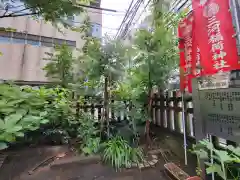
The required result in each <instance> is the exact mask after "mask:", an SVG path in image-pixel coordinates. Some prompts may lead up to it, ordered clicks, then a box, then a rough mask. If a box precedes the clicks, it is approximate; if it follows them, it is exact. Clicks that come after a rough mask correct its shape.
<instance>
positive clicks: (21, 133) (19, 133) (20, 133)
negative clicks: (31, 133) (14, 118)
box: [15, 132, 24, 137]
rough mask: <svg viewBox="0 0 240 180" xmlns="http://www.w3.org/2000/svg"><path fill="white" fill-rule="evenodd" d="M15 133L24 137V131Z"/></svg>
mask: <svg viewBox="0 0 240 180" xmlns="http://www.w3.org/2000/svg"><path fill="white" fill-rule="evenodd" d="M15 135H16V136H17V137H24V133H23V132H17V133H15Z"/></svg>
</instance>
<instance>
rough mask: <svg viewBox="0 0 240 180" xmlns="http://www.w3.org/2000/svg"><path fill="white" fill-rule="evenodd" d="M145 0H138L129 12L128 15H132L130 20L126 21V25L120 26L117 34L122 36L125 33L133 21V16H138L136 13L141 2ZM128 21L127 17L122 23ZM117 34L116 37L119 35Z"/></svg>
mask: <svg viewBox="0 0 240 180" xmlns="http://www.w3.org/2000/svg"><path fill="white" fill-rule="evenodd" d="M143 1H144V0H138V1H137V2H136V3H135V4H134V6H133V7H132V8H131V10H130V12H129V14H128V16H130V15H131V16H130V18H129V20H128V22H127V23H126V25H125V26H124V27H123V28H121V27H120V28H119V31H118V34H117V36H120V37H122V35H123V33H125V32H126V29H128V28H129V26H130V25H131V23H132V20H133V18H134V17H135V16H136V13H137V11H138V9H139V7H140V5H141V3H142V2H143ZM126 21H127V18H126V19H125V20H124V22H123V23H122V25H123V24H124V23H125V22H126ZM117 36H116V37H117Z"/></svg>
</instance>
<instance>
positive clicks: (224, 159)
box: [193, 140, 240, 180]
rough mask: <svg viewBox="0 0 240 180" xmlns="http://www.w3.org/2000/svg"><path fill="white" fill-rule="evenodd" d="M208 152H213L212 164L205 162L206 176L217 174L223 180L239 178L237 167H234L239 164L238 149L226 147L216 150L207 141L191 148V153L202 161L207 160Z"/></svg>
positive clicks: (236, 179)
mask: <svg viewBox="0 0 240 180" xmlns="http://www.w3.org/2000/svg"><path fill="white" fill-rule="evenodd" d="M209 151H212V152H213V159H214V163H213V164H212V163H209V162H205V164H206V165H207V166H208V168H207V169H206V170H207V173H208V174H211V173H217V174H218V175H219V176H220V177H221V178H222V179H224V180H227V179H234V180H238V179H239V178H240V169H239V167H237V166H235V167H234V165H236V164H237V163H239V162H240V148H239V147H237V148H235V147H233V146H227V147H226V148H224V149H223V150H218V149H216V148H215V147H214V146H213V144H211V143H210V142H209V141H208V140H202V141H199V143H198V144H197V145H195V146H194V148H193V153H195V154H196V155H197V156H198V157H199V158H200V159H204V160H207V159H208V152H209Z"/></svg>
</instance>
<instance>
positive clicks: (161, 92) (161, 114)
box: [159, 90, 165, 127]
mask: <svg viewBox="0 0 240 180" xmlns="http://www.w3.org/2000/svg"><path fill="white" fill-rule="evenodd" d="M164 101H165V97H164V92H163V90H160V124H159V125H160V126H162V127H164V111H165V103H164Z"/></svg>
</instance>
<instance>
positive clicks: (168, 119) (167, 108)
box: [166, 91, 171, 130]
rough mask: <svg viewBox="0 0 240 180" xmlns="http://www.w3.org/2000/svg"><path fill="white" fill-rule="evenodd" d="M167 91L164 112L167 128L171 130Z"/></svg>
mask: <svg viewBox="0 0 240 180" xmlns="http://www.w3.org/2000/svg"><path fill="white" fill-rule="evenodd" d="M169 102H170V101H169V92H168V91H167V92H166V113H167V128H168V129H169V130H171V110H170V106H169Z"/></svg>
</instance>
